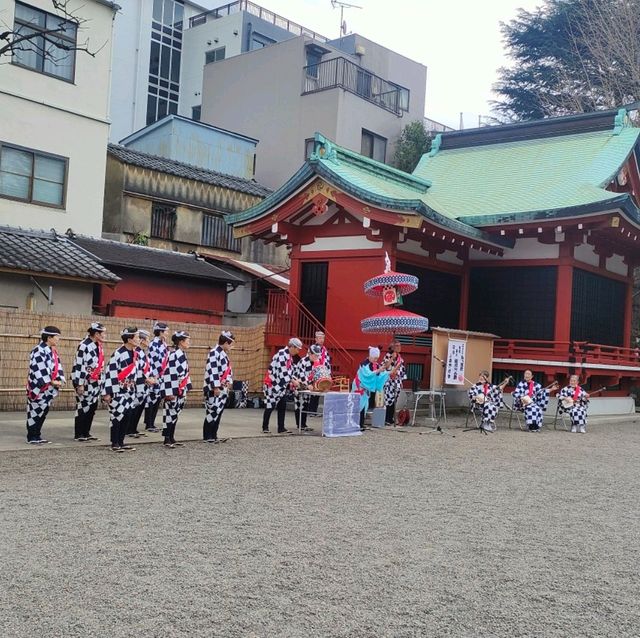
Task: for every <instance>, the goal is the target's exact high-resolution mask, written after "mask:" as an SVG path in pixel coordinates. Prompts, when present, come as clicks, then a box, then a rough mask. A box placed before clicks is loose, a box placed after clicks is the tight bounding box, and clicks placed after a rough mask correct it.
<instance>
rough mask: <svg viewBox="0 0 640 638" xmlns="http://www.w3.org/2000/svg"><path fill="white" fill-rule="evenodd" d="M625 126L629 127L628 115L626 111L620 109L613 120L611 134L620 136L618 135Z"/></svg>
mask: <svg viewBox="0 0 640 638" xmlns="http://www.w3.org/2000/svg"><path fill="white" fill-rule="evenodd" d="M626 126H629V115H628V113H627V109H620V110H619V111H618V114H617V115H616V118H615V120H613V134H614V135H620V133H622V129H623V128H625V127H626Z"/></svg>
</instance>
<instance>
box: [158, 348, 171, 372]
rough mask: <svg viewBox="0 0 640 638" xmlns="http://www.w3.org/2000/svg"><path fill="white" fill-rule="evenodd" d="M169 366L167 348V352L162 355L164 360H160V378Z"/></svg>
mask: <svg viewBox="0 0 640 638" xmlns="http://www.w3.org/2000/svg"><path fill="white" fill-rule="evenodd" d="M168 365H169V349H168V348H167V352H166V353H165V355H164V359H163V360H162V365H161V366H160V376H161V377H162V376H164V373H165V371H166V369H167V366H168Z"/></svg>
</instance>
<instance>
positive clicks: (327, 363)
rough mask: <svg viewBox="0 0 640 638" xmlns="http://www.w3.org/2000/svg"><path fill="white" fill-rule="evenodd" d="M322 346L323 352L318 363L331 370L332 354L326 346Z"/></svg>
mask: <svg viewBox="0 0 640 638" xmlns="http://www.w3.org/2000/svg"><path fill="white" fill-rule="evenodd" d="M321 347H322V352H321V353H320V356H319V357H318V365H321V366H324V367H325V368H328V369H329V372H331V355H330V354H329V351H328V350H327V349H326V348H325V347H324V346H321Z"/></svg>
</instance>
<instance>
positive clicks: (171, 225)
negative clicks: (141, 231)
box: [151, 204, 177, 239]
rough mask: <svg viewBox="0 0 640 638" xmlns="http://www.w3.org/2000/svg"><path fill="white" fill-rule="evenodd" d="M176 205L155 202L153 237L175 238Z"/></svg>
mask: <svg viewBox="0 0 640 638" xmlns="http://www.w3.org/2000/svg"><path fill="white" fill-rule="evenodd" d="M176 219H177V214H176V207H175V206H169V205H165V204H153V207H152V209H151V237H157V238H158V239H173V236H174V234H175V232H176Z"/></svg>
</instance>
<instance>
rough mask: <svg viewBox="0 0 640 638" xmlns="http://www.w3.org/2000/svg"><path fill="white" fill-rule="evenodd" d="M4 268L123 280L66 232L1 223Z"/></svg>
mask: <svg viewBox="0 0 640 638" xmlns="http://www.w3.org/2000/svg"><path fill="white" fill-rule="evenodd" d="M0 268H1V269H3V270H10V271H13V270H15V271H23V272H24V273H31V274H40V275H51V276H54V277H55V276H56V275H57V276H59V277H65V278H72V279H82V280H87V281H94V282H105V283H114V284H115V283H117V282H118V281H120V278H119V277H118V276H116V275H114V274H113V273H112V272H111V271H110V270H107V268H105V267H104V266H103V265H101V264H100V263H99V262H98V261H97V260H96V259H94V258H93V257H92V256H91V255H88V254H87V253H86V252H85V251H84V250H81V249H80V248H78V247H77V246H76V245H75V244H73V243H71V242H70V241H69V240H68V239H67V238H66V237H65V236H63V235H56V234H55V233H53V232H42V231H36V230H24V229H22V228H11V227H7V226H2V227H0Z"/></svg>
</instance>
